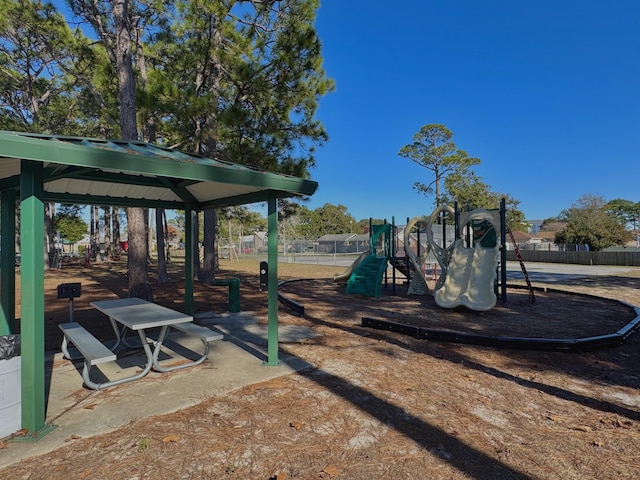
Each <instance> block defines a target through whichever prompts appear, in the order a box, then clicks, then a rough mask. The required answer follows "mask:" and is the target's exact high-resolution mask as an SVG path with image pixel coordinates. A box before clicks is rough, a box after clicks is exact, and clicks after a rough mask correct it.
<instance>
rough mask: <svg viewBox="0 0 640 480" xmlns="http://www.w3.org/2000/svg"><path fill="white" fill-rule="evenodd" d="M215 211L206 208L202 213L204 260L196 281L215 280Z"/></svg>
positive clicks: (206, 281) (208, 281) (207, 281)
mask: <svg viewBox="0 0 640 480" xmlns="http://www.w3.org/2000/svg"><path fill="white" fill-rule="evenodd" d="M216 225H217V221H216V211H215V210H214V209H213V208H208V209H206V210H205V211H204V242H203V243H204V258H203V260H202V269H201V270H200V273H199V275H198V280H200V281H201V282H203V283H210V282H211V281H212V280H213V279H214V278H215V266H216V265H215V255H214V252H215V246H216V244H215V237H216Z"/></svg>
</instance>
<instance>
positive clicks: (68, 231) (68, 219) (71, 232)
mask: <svg viewBox="0 0 640 480" xmlns="http://www.w3.org/2000/svg"><path fill="white" fill-rule="evenodd" d="M80 213H81V208H80V207H79V206H78V205H63V206H62V207H61V208H60V210H59V211H58V213H56V215H54V217H53V227H54V230H56V231H58V232H60V235H62V238H64V239H66V240H68V241H70V242H73V243H75V242H78V241H80V240H82V237H83V236H84V235H85V234H87V233H88V231H89V225H87V222H85V221H84V220H83V219H82V217H81V216H80Z"/></svg>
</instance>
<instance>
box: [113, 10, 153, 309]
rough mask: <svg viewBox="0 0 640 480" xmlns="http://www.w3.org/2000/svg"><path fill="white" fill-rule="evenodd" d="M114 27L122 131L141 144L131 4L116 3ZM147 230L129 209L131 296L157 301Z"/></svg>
mask: <svg viewBox="0 0 640 480" xmlns="http://www.w3.org/2000/svg"><path fill="white" fill-rule="evenodd" d="M113 24H114V28H115V47H114V58H115V63H116V65H115V67H116V77H117V79H118V101H119V104H120V129H121V133H122V138H123V139H124V140H137V139H138V130H137V126H136V113H137V111H136V80H135V75H134V72H133V57H132V46H133V45H132V31H131V25H132V20H131V15H130V12H129V2H128V0H114V2H113ZM146 230H147V229H146V226H145V222H144V212H143V210H142V209H141V208H132V207H130V208H127V233H128V241H129V252H128V259H127V264H128V267H129V296H130V297H139V298H142V299H145V300H149V301H153V292H152V290H151V285H150V284H149V276H148V274H147V259H148V258H149V251H148V247H147V241H146Z"/></svg>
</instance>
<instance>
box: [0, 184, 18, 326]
mask: <svg viewBox="0 0 640 480" xmlns="http://www.w3.org/2000/svg"><path fill="white" fill-rule="evenodd" d="M0 204H1V205H0V220H1V222H2V226H1V229H0V232H1V235H2V238H1V239H0V251H1V253H0V265H2V268H1V269H0V286H1V287H2V288H1V289H0V292H1V293H0V335H11V334H12V333H15V332H16V324H15V319H16V296H15V294H16V245H15V240H16V220H15V214H16V192H15V190H3V191H2V192H0Z"/></svg>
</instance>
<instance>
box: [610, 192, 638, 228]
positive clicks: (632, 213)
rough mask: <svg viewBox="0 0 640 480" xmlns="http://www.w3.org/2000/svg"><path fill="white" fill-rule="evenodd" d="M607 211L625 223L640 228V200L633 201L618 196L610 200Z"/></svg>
mask: <svg viewBox="0 0 640 480" xmlns="http://www.w3.org/2000/svg"><path fill="white" fill-rule="evenodd" d="M606 208H607V211H609V212H611V213H612V214H613V215H615V216H616V217H617V218H618V219H619V220H620V222H621V223H622V224H623V225H630V226H631V228H633V229H638V228H640V202H635V203H634V202H632V201H631V200H624V199H622V198H616V199H614V200H609V201H608V202H607V205H606Z"/></svg>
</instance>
